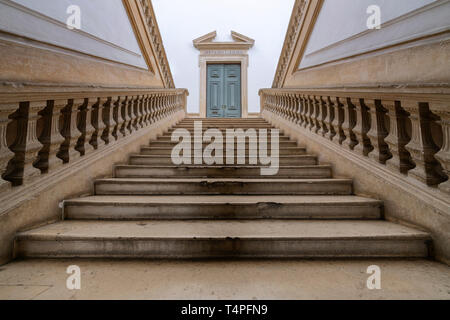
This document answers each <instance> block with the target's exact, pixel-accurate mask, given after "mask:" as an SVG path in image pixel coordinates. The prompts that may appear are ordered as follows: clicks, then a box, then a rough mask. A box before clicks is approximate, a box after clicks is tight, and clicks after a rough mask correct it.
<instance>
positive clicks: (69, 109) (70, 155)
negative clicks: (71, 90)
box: [57, 99, 84, 163]
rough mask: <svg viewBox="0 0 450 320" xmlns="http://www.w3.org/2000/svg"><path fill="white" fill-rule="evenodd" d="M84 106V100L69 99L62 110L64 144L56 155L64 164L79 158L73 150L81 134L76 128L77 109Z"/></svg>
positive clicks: (77, 153) (78, 154)
mask: <svg viewBox="0 0 450 320" xmlns="http://www.w3.org/2000/svg"><path fill="white" fill-rule="evenodd" d="M83 104H84V99H70V100H69V102H68V104H67V106H66V107H65V108H64V109H63V110H62V113H63V119H64V121H63V124H64V125H63V128H62V130H61V134H62V136H63V137H64V139H65V140H64V142H63V143H62V144H61V148H60V150H59V152H58V154H57V156H58V158H60V159H62V160H63V161H64V163H68V162H69V161H73V160H76V159H78V158H80V156H81V154H80V152H79V151H78V150H76V149H75V147H76V145H77V142H78V139H79V138H80V136H81V132H80V131H79V130H78V127H77V120H78V108H79V107H80V106H82V105H83Z"/></svg>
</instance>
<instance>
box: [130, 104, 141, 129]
mask: <svg viewBox="0 0 450 320" xmlns="http://www.w3.org/2000/svg"><path fill="white" fill-rule="evenodd" d="M132 101H133V102H132V105H131V108H130V118H131V122H130V128H131V131H132V132H133V131H137V130H138V129H139V126H138V123H137V120H138V114H137V110H138V108H139V96H133V97H132Z"/></svg>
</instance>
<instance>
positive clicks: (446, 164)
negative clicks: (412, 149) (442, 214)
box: [429, 102, 450, 194]
mask: <svg viewBox="0 0 450 320" xmlns="http://www.w3.org/2000/svg"><path fill="white" fill-rule="evenodd" d="M429 105H430V110H431V112H433V113H434V114H436V115H438V116H439V117H440V118H441V119H440V124H441V126H442V133H443V135H442V137H443V141H442V148H441V150H440V151H439V152H438V153H436V154H435V155H434V157H435V158H436V159H437V160H438V161H439V162H440V163H441V166H442V168H443V171H444V173H445V174H446V175H447V181H445V182H443V183H441V184H440V185H439V189H440V190H441V191H442V192H445V193H449V194H450V106H449V105H448V103H446V102H431V103H430V104H429Z"/></svg>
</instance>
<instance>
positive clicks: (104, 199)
mask: <svg viewBox="0 0 450 320" xmlns="http://www.w3.org/2000/svg"><path fill="white" fill-rule="evenodd" d="M381 207H382V202H381V201H378V200H373V199H369V198H364V197H357V196H270V195H267V196H201V195H200V196H199V195H196V196H195V197H193V196H90V197H85V198H79V199H73V200H67V201H65V202H64V216H65V219H77V220H150V219H159V220H176V219H380V211H381Z"/></svg>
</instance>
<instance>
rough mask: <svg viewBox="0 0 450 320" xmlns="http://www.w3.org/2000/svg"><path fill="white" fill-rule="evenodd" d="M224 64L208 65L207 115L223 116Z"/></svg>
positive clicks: (210, 116)
mask: <svg viewBox="0 0 450 320" xmlns="http://www.w3.org/2000/svg"><path fill="white" fill-rule="evenodd" d="M223 74H224V66H223V65H210V66H208V87H207V88H208V89H207V90H208V92H207V100H208V101H207V117H208V118H223V114H224V109H223V108H222V106H223V104H224V103H223V100H224V90H223V86H224V76H223Z"/></svg>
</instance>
